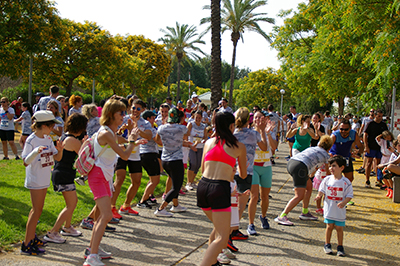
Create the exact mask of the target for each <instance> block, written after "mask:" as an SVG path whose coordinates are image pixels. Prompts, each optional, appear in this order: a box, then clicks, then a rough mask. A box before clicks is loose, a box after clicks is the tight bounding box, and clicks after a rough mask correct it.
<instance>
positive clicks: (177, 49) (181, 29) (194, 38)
mask: <svg viewBox="0 0 400 266" xmlns="http://www.w3.org/2000/svg"><path fill="white" fill-rule="evenodd" d="M160 31H161V32H163V33H164V37H162V38H160V39H159V40H160V41H162V42H163V43H164V44H165V45H166V46H167V47H168V49H170V50H172V54H173V56H175V57H176V59H177V64H178V66H177V72H178V77H177V80H178V88H177V94H176V97H177V98H176V99H177V100H179V99H180V80H181V79H180V68H181V62H182V59H184V58H187V57H194V58H199V56H198V55H197V54H196V53H195V52H200V53H202V54H204V53H203V51H201V49H200V48H198V47H197V46H196V45H197V44H205V42H204V41H202V40H201V36H198V34H197V29H196V27H195V26H193V25H192V26H190V27H189V25H187V24H182V25H180V24H179V23H178V22H176V25H175V28H173V27H167V30H164V29H160Z"/></svg>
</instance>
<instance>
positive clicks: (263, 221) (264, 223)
mask: <svg viewBox="0 0 400 266" xmlns="http://www.w3.org/2000/svg"><path fill="white" fill-rule="evenodd" d="M260 221H261V224H262V228H264V229H269V222H268V218H267V216H265V217H262V216H261V215H260Z"/></svg>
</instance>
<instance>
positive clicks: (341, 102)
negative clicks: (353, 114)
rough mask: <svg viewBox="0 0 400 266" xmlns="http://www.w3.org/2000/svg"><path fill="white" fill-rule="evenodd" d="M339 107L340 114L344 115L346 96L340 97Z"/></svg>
mask: <svg viewBox="0 0 400 266" xmlns="http://www.w3.org/2000/svg"><path fill="white" fill-rule="evenodd" d="M338 105H339V107H338V109H339V115H343V111H344V97H339V98H338Z"/></svg>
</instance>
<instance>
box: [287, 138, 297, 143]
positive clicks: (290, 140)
mask: <svg viewBox="0 0 400 266" xmlns="http://www.w3.org/2000/svg"><path fill="white" fill-rule="evenodd" d="M286 140H287V141H289V142H291V143H294V142H295V141H296V139H295V137H291V138H286Z"/></svg>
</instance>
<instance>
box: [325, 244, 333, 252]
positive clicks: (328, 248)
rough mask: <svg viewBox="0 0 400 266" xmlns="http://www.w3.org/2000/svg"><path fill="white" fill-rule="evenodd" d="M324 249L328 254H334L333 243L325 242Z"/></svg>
mask: <svg viewBox="0 0 400 266" xmlns="http://www.w3.org/2000/svg"><path fill="white" fill-rule="evenodd" d="M324 251H325V253H326V254H333V251H332V246H331V244H325V245H324Z"/></svg>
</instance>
